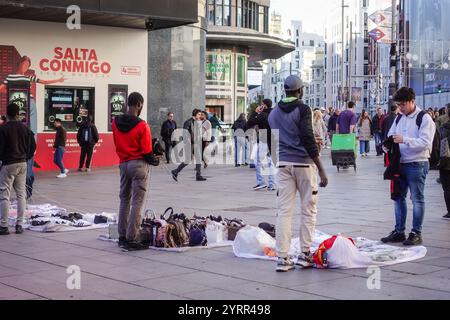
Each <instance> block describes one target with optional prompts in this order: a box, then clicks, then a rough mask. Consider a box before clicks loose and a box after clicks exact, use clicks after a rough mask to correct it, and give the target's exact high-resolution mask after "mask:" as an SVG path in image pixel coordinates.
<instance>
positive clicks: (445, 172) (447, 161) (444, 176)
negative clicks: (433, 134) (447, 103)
mask: <svg viewBox="0 0 450 320" xmlns="http://www.w3.org/2000/svg"><path fill="white" fill-rule="evenodd" d="M447 112H448V111H447ZM439 135H440V139H441V145H440V156H441V157H440V161H439V176H440V180H441V184H442V189H444V198H445V204H446V206H447V214H446V215H445V216H444V218H445V219H450V151H449V150H450V121H447V122H446V123H444V125H443V126H442V127H441V128H440V129H439ZM445 139H447V145H445Z"/></svg>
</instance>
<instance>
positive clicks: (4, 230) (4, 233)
mask: <svg viewBox="0 0 450 320" xmlns="http://www.w3.org/2000/svg"><path fill="white" fill-rule="evenodd" d="M7 235H9V229H8V228H5V227H0V236H7Z"/></svg>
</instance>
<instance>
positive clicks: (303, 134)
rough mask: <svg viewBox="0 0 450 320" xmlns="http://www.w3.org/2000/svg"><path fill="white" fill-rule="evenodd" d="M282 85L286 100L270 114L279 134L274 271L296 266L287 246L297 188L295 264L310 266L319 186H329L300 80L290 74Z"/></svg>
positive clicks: (270, 122)
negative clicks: (298, 214) (298, 213)
mask: <svg viewBox="0 0 450 320" xmlns="http://www.w3.org/2000/svg"><path fill="white" fill-rule="evenodd" d="M284 88H285V91H286V99H283V100H282V101H280V102H279V103H278V107H277V108H275V109H274V110H273V111H272V112H271V113H270V115H269V124H270V127H271V129H272V130H276V131H277V132H278V133H279V134H278V137H279V141H277V142H278V149H279V150H278V152H277V154H278V159H277V160H278V161H277V166H278V169H279V170H278V183H279V185H278V195H277V196H278V200H277V206H278V215H277V226H276V231H277V232H276V238H277V241H276V242H277V245H276V246H277V254H278V262H277V267H276V271H277V272H288V271H290V270H293V269H294V268H295V265H294V262H293V261H291V259H290V258H289V249H290V247H291V238H292V217H293V216H294V209H295V204H296V199H295V198H296V195H297V191H298V193H299V194H300V199H301V224H300V250H301V252H300V254H299V256H298V259H297V265H298V266H299V267H301V268H309V267H311V266H312V254H311V246H312V242H313V237H314V233H315V228H316V220H317V201H318V194H319V186H320V187H323V188H325V187H326V186H327V185H328V178H327V175H326V173H325V170H324V168H323V165H322V161H321V160H320V155H319V149H318V146H317V143H316V138H315V136H314V132H313V124H312V117H313V113H312V110H311V108H310V107H308V106H307V105H305V104H304V103H303V102H302V100H301V98H302V96H303V83H302V81H301V80H300V78H299V77H298V76H289V77H288V78H286V80H285V84H284ZM275 136H276V135H275ZM317 172H318V173H319V176H320V179H321V182H320V184H319V183H318V181H317Z"/></svg>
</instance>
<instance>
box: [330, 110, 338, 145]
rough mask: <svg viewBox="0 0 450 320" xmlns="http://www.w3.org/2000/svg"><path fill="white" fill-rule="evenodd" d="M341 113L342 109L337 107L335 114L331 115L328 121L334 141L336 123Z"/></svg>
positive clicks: (331, 138)
mask: <svg viewBox="0 0 450 320" xmlns="http://www.w3.org/2000/svg"><path fill="white" fill-rule="evenodd" d="M340 114H341V110H339V109H337V110H336V111H334V113H333V115H332V116H331V117H330V120H329V121H328V133H329V135H330V141H331V143H333V136H334V135H335V134H336V125H337V120H338V118H339V115H340Z"/></svg>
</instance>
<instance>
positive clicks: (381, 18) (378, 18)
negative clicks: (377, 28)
mask: <svg viewBox="0 0 450 320" xmlns="http://www.w3.org/2000/svg"><path fill="white" fill-rule="evenodd" d="M369 19H370V20H372V21H373V23H375V24H376V25H379V24H381V23H382V22H383V21H384V20H386V17H385V16H384V15H383V14H382V13H381V12H380V11H378V12H375V13H374V14H372V15H370V16H369Z"/></svg>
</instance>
